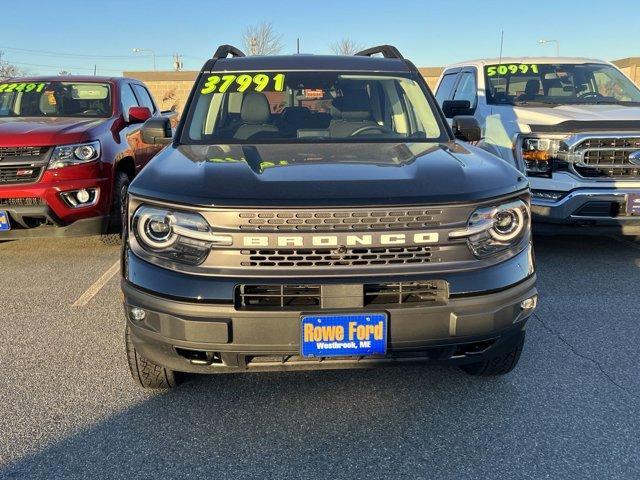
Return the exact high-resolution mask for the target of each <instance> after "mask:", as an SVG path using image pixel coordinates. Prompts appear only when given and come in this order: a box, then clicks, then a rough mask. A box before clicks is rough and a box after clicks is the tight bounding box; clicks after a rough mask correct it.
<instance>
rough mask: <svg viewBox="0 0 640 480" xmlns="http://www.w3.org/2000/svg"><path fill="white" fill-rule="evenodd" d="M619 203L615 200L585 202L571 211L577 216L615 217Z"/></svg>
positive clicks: (618, 209)
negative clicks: (574, 210)
mask: <svg viewBox="0 0 640 480" xmlns="http://www.w3.org/2000/svg"><path fill="white" fill-rule="evenodd" d="M619 212H620V204H618V203H616V202H587V203H585V204H584V205H583V206H582V207H580V208H579V209H578V210H577V211H576V212H574V213H573V215H575V216H579V217H606V218H611V217H617V216H618V213H619Z"/></svg>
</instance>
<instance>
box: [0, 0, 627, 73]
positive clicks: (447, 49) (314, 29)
mask: <svg viewBox="0 0 640 480" xmlns="http://www.w3.org/2000/svg"><path fill="white" fill-rule="evenodd" d="M13 5H14V6H17V5H18V4H16V3H15V2H14V3H13ZM21 5H22V7H23V8H17V7H16V8H9V6H8V5H6V6H5V8H3V9H2V15H1V16H0V51H3V52H4V55H3V60H5V61H10V62H14V63H20V64H21V65H20V66H21V67H23V68H26V69H28V70H29V72H30V73H41V74H49V73H57V72H58V71H59V70H60V69H62V68H65V69H67V70H69V71H71V72H72V73H75V74H82V73H92V70H93V65H94V64H97V66H98V73H99V74H118V73H119V72H121V71H122V70H145V69H151V68H152V61H151V58H150V57H149V56H146V57H145V56H141V55H134V54H133V53H132V52H131V50H132V48H134V47H138V48H151V49H153V50H155V52H156V55H157V63H158V70H166V69H170V68H171V55H172V54H173V53H180V54H183V55H184V64H185V69H199V68H200V66H201V65H202V63H203V61H204V59H205V58H207V57H209V56H211V54H212V53H213V51H214V50H215V47H216V46H217V45H219V44H221V43H231V44H237V45H238V46H240V47H241V48H242V46H241V43H242V42H241V37H242V31H243V30H244V28H245V27H246V26H247V25H250V24H255V23H258V22H262V21H267V22H271V23H273V25H274V27H275V29H276V30H277V31H278V32H279V33H281V34H282V41H283V43H284V45H285V49H284V51H283V53H293V52H294V50H295V45H296V37H300V40H301V51H302V52H304V53H330V49H329V44H330V43H331V42H333V41H336V40H338V39H340V38H341V37H349V38H351V39H353V40H355V41H356V42H358V43H359V44H361V45H364V46H372V45H377V44H382V43H391V44H393V45H396V46H397V47H398V48H399V49H400V51H401V52H403V54H404V55H405V56H406V57H408V58H410V59H411V60H413V61H414V63H415V64H416V65H417V66H420V67H426V66H441V65H445V64H447V63H452V62H455V61H459V60H464V59H468V58H477V57H486V56H497V55H498V51H499V43H500V30H501V29H503V30H504V34H505V42H504V55H505V56H508V55H553V54H554V53H555V49H554V48H555V47H554V45H546V46H539V45H538V44H537V41H538V39H540V38H551V39H556V40H558V41H559V42H560V46H561V54H562V55H566V56H588V57H596V58H603V59H607V60H612V59H618V58H624V57H631V56H640V37H639V36H638V35H637V31H638V26H639V25H640V1H639V0H609V1H607V2H597V4H596V3H595V2H594V3H592V2H585V1H584V0H582V1H575V0H564V1H562V0H529V1H508V0H503V1H493V0H487V1H484V2H483V1H471V0H456V1H418V0H407V1H396V2H392V1H377V0H369V1H346V0H343V1H334V0H325V1H315V2H284V1H276V0H266V1H265V0H262V1H254V0H235V1H226V0H224V1H223V0H209V1H201V0H182V1H180V0H173V1H165V0H155V1H149V0H108V1H82V0H55V1H44V0H31V1H29V2H26V3H24V2H23V3H22V4H21ZM19 49H22V50H19ZM26 50H29V51H26ZM36 51H40V52H42V51H48V52H53V53H55V54H56V55H53V54H46V53H39V52H36ZM60 53H63V54H69V55H68V56H63V55H59V54H60ZM43 65H48V66H50V67H48V66H43Z"/></svg>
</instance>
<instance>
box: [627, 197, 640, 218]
mask: <svg viewBox="0 0 640 480" xmlns="http://www.w3.org/2000/svg"><path fill="white" fill-rule="evenodd" d="M627 215H640V194H638V193H630V194H629V195H627Z"/></svg>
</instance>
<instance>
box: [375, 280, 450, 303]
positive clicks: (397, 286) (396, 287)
mask: <svg viewBox="0 0 640 480" xmlns="http://www.w3.org/2000/svg"><path fill="white" fill-rule="evenodd" d="M448 299H449V285H448V283H447V282H445V281H444V280H430V281H422V282H394V283H375V284H367V285H365V286H364V304H365V305H388V304H398V305H401V304H407V303H433V304H437V305H443V304H445V303H447V301H448Z"/></svg>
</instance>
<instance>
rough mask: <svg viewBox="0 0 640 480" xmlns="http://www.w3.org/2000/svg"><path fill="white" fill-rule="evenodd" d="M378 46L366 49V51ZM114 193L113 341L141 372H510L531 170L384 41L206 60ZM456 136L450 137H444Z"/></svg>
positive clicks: (223, 52) (528, 259)
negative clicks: (390, 368)
mask: <svg viewBox="0 0 640 480" xmlns="http://www.w3.org/2000/svg"><path fill="white" fill-rule="evenodd" d="M376 54H382V56H383V57H382V58H380V57H379V56H376ZM142 135H143V139H144V140H145V141H146V142H149V143H153V142H155V143H160V144H163V143H169V144H170V145H169V146H168V147H167V148H165V149H164V150H162V151H161V152H160V154H158V156H156V157H155V158H154V159H153V160H152V161H151V162H150V163H149V165H148V166H147V167H146V168H145V170H144V171H143V172H142V173H141V174H140V175H139V176H138V177H137V178H136V179H135V180H134V181H133V182H132V184H131V187H130V189H129V201H128V222H127V228H128V231H127V232H126V242H125V243H124V247H123V269H122V272H123V279H122V289H123V292H124V310H125V315H126V334H125V337H126V353H127V356H128V360H129V366H130V368H131V373H132V375H133V378H134V380H135V381H136V382H137V383H139V384H140V385H141V386H143V387H148V388H166V387H173V386H175V385H176V384H177V383H178V382H179V381H180V379H181V372H195V373H217V372H240V371H262V370H274V369H275V370H295V369H310V368H328V369H330V368H346V367H370V366H374V365H382V364H388V363H402V362H418V361H427V362H450V363H453V364H459V365H460V366H461V367H462V368H463V369H464V370H465V371H466V372H468V373H470V374H474V375H497V374H504V373H507V372H509V371H510V370H511V369H512V368H513V367H514V366H515V365H516V363H517V362H518V358H519V357H520V353H521V350H522V347H523V344H524V335H525V334H524V327H525V322H526V321H527V319H528V318H529V316H530V315H531V314H532V312H533V311H534V309H535V307H536V303H537V292H536V287H535V282H536V276H535V271H534V259H533V254H532V249H531V237H530V211H529V185H528V182H527V180H526V178H524V175H523V174H521V173H520V172H519V171H518V170H516V169H515V168H513V167H511V166H509V165H507V164H506V163H505V162H503V161H502V160H500V159H498V158H496V157H494V156H493V155H491V154H489V153H487V152H486V151H484V150H481V149H479V148H476V147H474V146H471V145H469V144H467V143H460V142H458V141H457V140H456V138H455V136H457V137H458V138H461V139H464V140H474V139H477V138H478V135H479V128H478V124H477V122H475V120H474V119H473V118H468V117H466V118H465V117H460V118H456V119H454V121H453V128H450V127H449V126H448V125H447V122H446V120H445V118H444V116H443V115H442V113H441V111H440V109H439V108H438V107H437V104H436V102H435V99H434V97H433V96H432V94H431V92H430V91H429V89H428V87H427V85H426V84H425V82H424V79H423V78H422V77H421V76H420V74H419V72H418V70H417V69H416V68H415V66H414V65H413V64H412V63H411V62H409V61H407V60H405V59H404V58H403V57H402V56H401V55H400V53H399V52H398V51H397V49H395V48H394V47H391V46H382V47H374V48H372V49H368V50H365V51H362V52H359V53H358V54H357V55H355V56H313V55H292V56H272V57H246V56H244V54H243V53H242V52H240V51H239V50H237V49H236V48H234V47H231V46H228V45H223V46H221V47H219V49H218V50H217V51H216V53H215V55H214V57H213V58H212V59H210V60H208V61H207V62H206V64H205V65H204V67H203V69H202V71H201V72H200V74H199V77H198V78H197V81H196V83H195V85H194V87H193V90H192V92H191V95H190V98H189V100H188V102H187V106H186V109H185V113H184V115H183V118H182V120H181V122H180V124H179V126H178V128H177V130H176V132H175V136H173V138H172V137H171V129H170V128H169V123H168V120H166V119H162V118H154V119H150V120H148V121H147V122H146V123H145V125H144V126H143V129H142ZM454 135H455V136H454Z"/></svg>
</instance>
